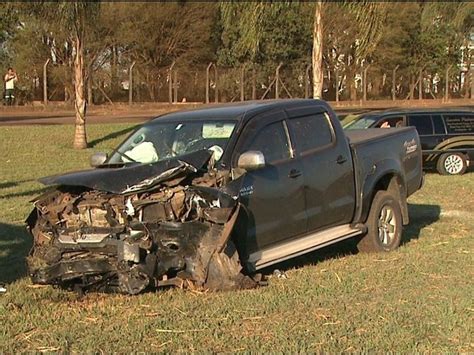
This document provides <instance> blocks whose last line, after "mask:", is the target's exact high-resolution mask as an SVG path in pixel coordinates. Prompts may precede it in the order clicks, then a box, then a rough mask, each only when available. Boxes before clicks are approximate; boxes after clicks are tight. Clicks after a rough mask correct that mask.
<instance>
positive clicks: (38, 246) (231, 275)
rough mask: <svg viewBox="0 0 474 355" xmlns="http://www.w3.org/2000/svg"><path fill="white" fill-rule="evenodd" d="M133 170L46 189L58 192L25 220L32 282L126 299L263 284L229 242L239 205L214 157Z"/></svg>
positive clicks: (55, 180) (56, 180)
mask: <svg viewBox="0 0 474 355" xmlns="http://www.w3.org/2000/svg"><path fill="white" fill-rule="evenodd" d="M127 169H128V170H127V174H125V176H124V170H123V168H120V167H112V168H111V167H109V168H107V169H94V170H91V171H90V172H91V173H90V174H87V175H84V173H77V174H75V175H74V173H71V174H69V175H62V176H59V177H49V178H45V179H42V180H40V181H42V182H43V183H45V184H53V185H57V187H56V188H54V189H53V190H51V191H48V192H46V193H45V194H43V195H41V196H39V197H38V198H36V199H35V200H34V205H35V208H34V210H33V211H32V212H31V214H30V216H29V217H28V219H27V224H28V228H29V230H30V231H31V233H32V234H33V237H34V246H33V249H32V251H31V254H30V256H29V258H28V263H29V265H28V266H29V270H30V274H31V278H32V280H33V282H34V283H38V284H52V285H58V286H60V287H63V288H67V289H73V290H76V291H79V292H84V291H101V292H119V293H125V294H137V293H140V292H142V291H144V290H146V289H153V288H157V287H164V286H177V287H185V288H204V289H212V290H221V289H234V288H250V287H255V286H257V285H258V282H257V281H256V280H255V279H254V278H251V277H249V276H246V275H244V273H243V272H242V266H241V264H240V260H239V255H238V252H237V250H236V248H235V245H234V243H233V242H232V240H231V233H232V229H233V226H234V224H235V221H236V219H237V216H238V213H239V209H240V205H239V203H238V201H237V198H236V196H232V195H231V194H229V193H227V192H224V190H223V189H222V188H221V187H222V186H224V185H225V183H226V182H228V181H229V180H230V176H229V173H225V172H219V171H217V170H216V169H213V161H212V152H209V151H200V152H197V153H194V154H193V155H190V156H189V157H187V158H186V157H183V159H180V160H175V161H173V162H169V161H168V162H165V163H157V164H154V165H153V166H151V165H139V166H137V167H132V168H127ZM147 169H148V170H147ZM150 169H152V170H150ZM114 171H115V172H116V174H115V172H114ZM91 174H93V175H96V176H94V177H93V178H91ZM100 174H103V175H104V174H105V175H104V176H102V177H101V175H100ZM114 174H115V175H114ZM118 180H119V181H118ZM107 181H108V184H109V185H107Z"/></svg>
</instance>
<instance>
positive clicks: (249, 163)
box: [237, 150, 265, 171]
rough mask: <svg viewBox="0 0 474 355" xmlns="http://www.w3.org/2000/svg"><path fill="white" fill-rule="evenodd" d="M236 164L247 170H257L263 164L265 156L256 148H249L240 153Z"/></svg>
mask: <svg viewBox="0 0 474 355" xmlns="http://www.w3.org/2000/svg"><path fill="white" fill-rule="evenodd" d="M237 166H238V167H239V168H241V169H245V170H247V171H251V170H257V169H260V168H263V167H264V166H265V157H264V156H263V153H262V152H259V151H258V150H249V151H248V152H245V153H242V155H241V156H240V157H239V160H238V161H237Z"/></svg>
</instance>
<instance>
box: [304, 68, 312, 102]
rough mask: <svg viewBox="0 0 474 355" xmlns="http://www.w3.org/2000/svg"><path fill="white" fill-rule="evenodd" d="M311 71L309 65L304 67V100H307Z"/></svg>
mask: <svg viewBox="0 0 474 355" xmlns="http://www.w3.org/2000/svg"><path fill="white" fill-rule="evenodd" d="M310 70H311V64H308V65H307V66H306V71H305V78H304V79H305V80H304V98H305V99H307V98H309V71H310Z"/></svg>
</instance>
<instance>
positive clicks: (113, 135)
mask: <svg viewBox="0 0 474 355" xmlns="http://www.w3.org/2000/svg"><path fill="white" fill-rule="evenodd" d="M135 128H136V126H131V127H128V128H124V129H122V130H120V131H117V132H113V133H110V134H107V135H106V136H104V137H101V138H98V139H94V140H93V141H90V142H89V148H93V147H95V146H96V145H97V144H99V143H102V142H106V141H108V140H110V139H115V138H117V137H120V136H122V135H124V134H128V133H130V132H131V131H133V130H134V129H135Z"/></svg>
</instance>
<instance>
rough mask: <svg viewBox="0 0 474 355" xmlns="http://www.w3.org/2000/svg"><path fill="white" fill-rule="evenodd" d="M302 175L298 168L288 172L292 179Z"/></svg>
mask: <svg viewBox="0 0 474 355" xmlns="http://www.w3.org/2000/svg"><path fill="white" fill-rule="evenodd" d="M300 175H301V171H299V170H296V169H291V170H290V172H289V173H288V177H289V178H291V179H296V178H297V177H298V176H300Z"/></svg>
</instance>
